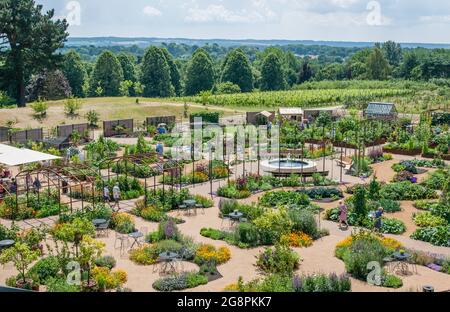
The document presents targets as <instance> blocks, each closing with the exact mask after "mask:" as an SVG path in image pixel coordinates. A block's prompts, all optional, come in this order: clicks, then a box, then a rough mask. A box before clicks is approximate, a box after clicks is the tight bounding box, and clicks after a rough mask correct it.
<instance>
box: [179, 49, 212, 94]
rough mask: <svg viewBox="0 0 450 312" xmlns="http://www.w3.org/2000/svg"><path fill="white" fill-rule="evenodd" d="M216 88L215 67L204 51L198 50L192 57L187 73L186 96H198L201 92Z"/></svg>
mask: <svg viewBox="0 0 450 312" xmlns="http://www.w3.org/2000/svg"><path fill="white" fill-rule="evenodd" d="M213 86H214V67H213V63H212V61H211V58H210V57H209V55H208V53H206V51H205V50H203V49H197V50H196V51H195V53H194V54H193V56H192V59H191V61H190V63H189V65H188V68H187V73H186V87H185V93H186V95H197V94H199V93H200V92H201V91H210V90H211V89H212V88H213Z"/></svg>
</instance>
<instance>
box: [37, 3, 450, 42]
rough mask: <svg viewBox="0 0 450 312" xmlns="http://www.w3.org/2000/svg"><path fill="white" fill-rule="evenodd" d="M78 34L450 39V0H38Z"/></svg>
mask: <svg viewBox="0 0 450 312" xmlns="http://www.w3.org/2000/svg"><path fill="white" fill-rule="evenodd" d="M36 2H37V3H39V4H43V5H44V8H45V9H51V8H54V9H55V14H56V16H57V17H61V18H67V19H68V21H69V23H70V28H69V33H70V35H71V36H72V37H98V36H116V37H162V38H194V39H289V40H327V41H364V42H366V41H371V42H378V41H387V40H394V41H398V42H414V43H450V1H449V0H428V1H423V0H378V1H370V0H127V1H125V0H78V1H71V0H36Z"/></svg>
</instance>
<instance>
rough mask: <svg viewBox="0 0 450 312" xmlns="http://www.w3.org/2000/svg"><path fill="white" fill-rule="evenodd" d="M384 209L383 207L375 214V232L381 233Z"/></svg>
mask: <svg viewBox="0 0 450 312" xmlns="http://www.w3.org/2000/svg"><path fill="white" fill-rule="evenodd" d="M383 213H384V209H383V207H380V208H378V210H377V211H376V212H375V215H374V218H375V232H378V233H379V232H381V225H382V221H381V218H382V217H383Z"/></svg>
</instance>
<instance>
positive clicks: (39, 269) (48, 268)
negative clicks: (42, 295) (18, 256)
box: [28, 256, 61, 285]
mask: <svg viewBox="0 0 450 312" xmlns="http://www.w3.org/2000/svg"><path fill="white" fill-rule="evenodd" d="M60 269H61V267H60V263H59V260H58V258H57V257H53V256H49V257H47V258H43V259H40V260H39V261H38V262H36V263H35V264H34V265H33V267H32V268H31V269H30V270H29V271H28V275H29V276H31V277H32V278H33V280H34V282H35V283H37V284H41V285H45V284H46V281H47V280H48V278H50V277H56V276H57V275H58V273H59V272H60Z"/></svg>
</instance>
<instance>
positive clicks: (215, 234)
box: [200, 228, 227, 240]
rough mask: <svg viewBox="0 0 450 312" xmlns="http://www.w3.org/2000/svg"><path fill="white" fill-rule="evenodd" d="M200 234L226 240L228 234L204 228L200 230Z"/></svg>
mask: <svg viewBox="0 0 450 312" xmlns="http://www.w3.org/2000/svg"><path fill="white" fill-rule="evenodd" d="M200 235H202V236H204V237H208V238H211V239H213V240H224V239H225V238H226V237H227V234H226V233H225V232H223V231H220V230H215V229H207V228H203V229H201V230H200Z"/></svg>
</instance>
